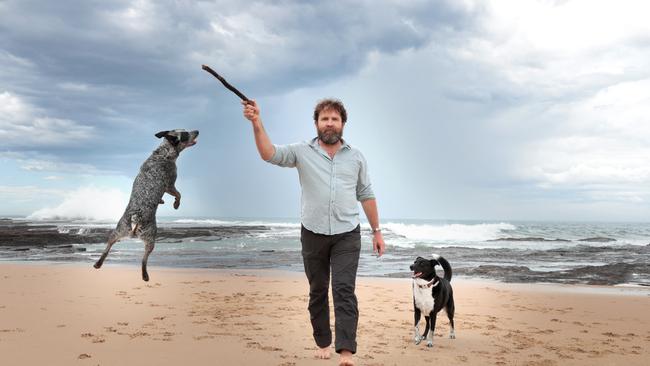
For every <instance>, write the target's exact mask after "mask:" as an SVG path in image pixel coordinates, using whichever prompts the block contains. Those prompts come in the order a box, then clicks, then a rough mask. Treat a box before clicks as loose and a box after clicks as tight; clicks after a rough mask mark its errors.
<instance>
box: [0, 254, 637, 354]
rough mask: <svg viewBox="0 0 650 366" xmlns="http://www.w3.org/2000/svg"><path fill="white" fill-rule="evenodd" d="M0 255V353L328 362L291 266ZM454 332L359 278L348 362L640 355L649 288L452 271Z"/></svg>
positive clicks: (382, 285) (401, 285)
mask: <svg viewBox="0 0 650 366" xmlns="http://www.w3.org/2000/svg"><path fill="white" fill-rule="evenodd" d="M149 274H150V276H151V281H150V282H149V283H145V282H143V281H142V280H141V279H140V270H139V268H138V267H135V266H133V267H131V266H117V265H111V263H107V264H106V265H105V266H104V267H103V268H102V269H101V270H95V269H93V268H92V266H91V264H88V265H79V264H72V265H59V264H35V265H34V264H13V263H2V264H0V294H1V296H0V354H1V355H2V364H3V365H5V364H6V365H37V364H47V365H93V366H94V365H179V364H188V363H191V364H195V365H240V364H249V365H284V366H288V365H336V364H337V363H336V359H337V358H336V357H334V358H333V359H331V360H325V361H323V360H315V359H313V358H312V353H313V350H314V345H313V341H312V337H311V327H310V325H309V315H308V313H307V301H308V296H307V293H308V286H307V281H306V279H305V278H304V275H302V274H299V273H291V272H281V271H250V270H233V271H224V270H195V269H192V270H187V269H167V268H158V267H150V268H149ZM452 284H453V285H454V293H455V297H456V318H455V321H456V336H457V338H456V339H449V338H448V337H447V335H448V333H449V324H448V321H447V318H446V315H445V314H444V313H441V314H439V316H438V326H437V330H436V336H435V338H434V347H433V348H432V349H428V348H427V347H426V346H425V344H424V343H425V342H422V343H421V344H420V345H418V346H416V345H415V344H414V343H413V331H412V329H413V324H412V322H413V310H412V299H411V282H410V280H409V279H388V278H359V279H358V284H357V296H358V299H359V306H360V314H361V316H360V320H359V329H358V343H359V346H358V353H357V355H356V360H357V364H358V365H428V364H432V363H436V364H447V365H487V364H489V365H597V364H598V365H600V364H610V365H626V366H629V365H647V362H648V359H650V351H649V350H650V312H649V311H648V309H650V289H626V288H614V287H595V286H575V285H541V284H503V283H496V282H489V281H478V280H466V279H458V278H455V279H454V280H453V281H452Z"/></svg>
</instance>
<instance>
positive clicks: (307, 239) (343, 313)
mask: <svg viewBox="0 0 650 366" xmlns="http://www.w3.org/2000/svg"><path fill="white" fill-rule="evenodd" d="M300 241H301V243H302V259H303V263H304V264H305V274H306V275H307V279H308V280H309V316H310V319H311V326H312V328H313V329H314V340H315V341H316V344H317V345H318V347H321V348H323V347H327V346H329V345H330V344H332V330H331V329H330V311H329V302H328V301H329V300H328V293H329V282H330V268H331V272H332V297H333V299H334V319H335V323H334V329H335V332H336V344H335V345H334V346H335V349H336V352H341V350H349V351H351V352H352V353H356V352H357V323H358V321H359V310H358V308H357V297H356V295H355V294H354V288H355V284H356V279H357V267H358V266H359V252H360V251H361V234H360V228H359V226H357V227H356V229H354V230H352V231H350V232H347V233H342V234H335V235H323V234H316V233H313V232H311V231H309V230H307V229H305V227H304V226H303V227H302V230H301V233H300Z"/></svg>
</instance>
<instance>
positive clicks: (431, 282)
mask: <svg viewBox="0 0 650 366" xmlns="http://www.w3.org/2000/svg"><path fill="white" fill-rule="evenodd" d="M434 281H435V283H434ZM439 282H440V281H436V279H435V278H434V279H432V280H431V281H430V282H427V283H425V284H424V285H420V284H417V285H418V287H419V288H432V287H436V286H438V283H439Z"/></svg>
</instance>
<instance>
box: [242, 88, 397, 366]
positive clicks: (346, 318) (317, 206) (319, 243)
mask: <svg viewBox="0 0 650 366" xmlns="http://www.w3.org/2000/svg"><path fill="white" fill-rule="evenodd" d="M242 104H243V105H244V117H246V119H248V120H249V121H251V122H252V125H253V131H254V134H255V143H256V145H257V150H258V151H259V153H260V156H261V157H262V159H264V160H265V161H267V162H269V163H271V164H275V165H279V166H282V167H295V168H297V169H298V175H299V177H300V185H301V188H302V199H301V206H302V207H301V218H300V219H301V223H302V228H301V234H300V241H301V243H302V257H303V263H304V265H305V273H306V275H307V279H308V280H309V314H310V319H311V324H312V328H313V331H314V333H313V334H314V340H315V341H316V345H317V346H318V347H319V348H318V350H316V357H318V358H322V359H328V358H330V350H329V346H330V345H331V343H332V331H331V329H330V320H329V303H328V288H329V281H330V270H331V273H332V295H333V298H334V316H335V333H336V343H335V350H336V352H337V353H339V354H340V361H339V365H342V366H352V365H354V361H353V358H352V355H353V354H354V353H356V349H357V343H356V333H357V322H358V318H359V311H358V308H357V298H356V296H355V294H354V289H355V283H356V275H357V267H358V264H359V252H360V249H361V235H360V228H359V210H358V206H357V201H360V202H361V206H362V207H363V210H364V212H365V214H366V217H367V218H368V222H369V223H370V227H371V229H372V235H373V239H372V245H373V250H374V251H375V252H376V253H377V254H378V255H379V256H381V255H382V254H383V253H384V248H385V244H384V239H383V237H382V234H381V230H380V229H379V214H378V212H377V203H376V200H375V197H374V194H373V192H372V189H371V185H370V178H369V175H368V168H367V164H366V160H365V158H364V157H363V155H362V154H361V152H360V151H359V150H357V149H355V148H353V147H351V146H350V145H349V144H348V143H347V142H346V141H345V140H343V127H344V126H345V123H346V121H347V112H346V111H345V107H344V106H343V103H341V102H340V101H339V100H333V99H325V100H323V101H321V102H320V103H318V105H316V108H315V110H314V123H315V125H316V131H317V133H318V137H316V138H314V139H312V140H311V141H305V142H302V143H296V144H291V145H282V146H280V145H273V144H272V143H271V140H270V139H269V136H268V135H267V134H266V131H265V130H264V126H263V125H262V120H261V118H260V109H259V107H258V106H257V103H256V102H255V101H251V102H249V103H246V102H243V103H242Z"/></svg>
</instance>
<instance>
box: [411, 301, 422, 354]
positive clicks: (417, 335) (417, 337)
mask: <svg viewBox="0 0 650 366" xmlns="http://www.w3.org/2000/svg"><path fill="white" fill-rule="evenodd" d="M413 310H414V316H415V324H414V328H415V337H414V338H413V340H415V344H420V342H422V336H420V328H419V327H418V323H419V322H420V316H421V312H420V309H418V307H417V306H415V301H414V302H413Z"/></svg>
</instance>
